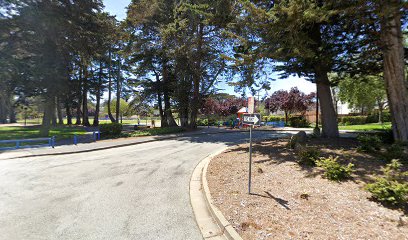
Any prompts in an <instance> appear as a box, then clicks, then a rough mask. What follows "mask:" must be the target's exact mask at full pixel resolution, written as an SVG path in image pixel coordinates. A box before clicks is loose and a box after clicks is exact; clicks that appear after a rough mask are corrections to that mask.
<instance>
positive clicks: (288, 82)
mask: <svg viewBox="0 0 408 240" xmlns="http://www.w3.org/2000/svg"><path fill="white" fill-rule="evenodd" d="M130 2H131V1H130V0H104V1H103V3H104V5H105V10H106V11H107V12H109V13H110V14H111V15H116V18H117V19H118V20H123V19H124V18H125V17H126V7H127V6H128V5H129V3H130ZM292 87H298V88H299V90H301V91H303V92H305V93H310V92H314V91H316V86H315V84H313V83H310V82H308V81H306V80H304V79H302V78H298V77H293V76H292V77H289V78H287V79H279V80H276V81H272V82H271V90H269V91H268V92H267V93H268V94H271V93H272V92H274V91H277V90H281V89H284V90H289V89H290V88H292ZM217 88H219V89H223V92H227V93H229V94H235V95H240V94H239V93H234V88H233V87H230V86H228V85H227V84H225V83H221V84H219V85H217ZM248 94H249V93H248ZM265 94H266V92H265V91H262V92H261V93H260V96H261V97H262V96H264V95H265Z"/></svg>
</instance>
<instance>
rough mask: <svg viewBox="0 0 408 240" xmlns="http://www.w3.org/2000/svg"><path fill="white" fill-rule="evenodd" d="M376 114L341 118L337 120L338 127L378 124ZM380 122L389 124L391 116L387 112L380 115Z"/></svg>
mask: <svg viewBox="0 0 408 240" xmlns="http://www.w3.org/2000/svg"><path fill="white" fill-rule="evenodd" d="M378 114H379V113H378V112H377V113H374V114H371V115H368V116H342V117H339V118H338V123H339V125H343V126H348V125H362V124H366V123H378V118H379V117H378ZM382 121H383V122H390V121H391V115H390V113H389V112H383V113H382Z"/></svg>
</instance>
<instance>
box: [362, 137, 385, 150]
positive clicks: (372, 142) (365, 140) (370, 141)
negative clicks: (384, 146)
mask: <svg viewBox="0 0 408 240" xmlns="http://www.w3.org/2000/svg"><path fill="white" fill-rule="evenodd" d="M357 140H358V141H359V142H360V147H359V150H360V151H363V152H373V151H374V150H379V149H380V148H381V139H380V138H379V137H378V136H377V135H369V134H360V135H358V137H357Z"/></svg>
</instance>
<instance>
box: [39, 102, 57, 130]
mask: <svg viewBox="0 0 408 240" xmlns="http://www.w3.org/2000/svg"><path fill="white" fill-rule="evenodd" d="M53 116H54V118H55V98H54V97H47V98H45V101H44V116H43V120H42V125H41V129H40V136H43V137H48V135H49V133H50V128H51V121H52V119H53Z"/></svg>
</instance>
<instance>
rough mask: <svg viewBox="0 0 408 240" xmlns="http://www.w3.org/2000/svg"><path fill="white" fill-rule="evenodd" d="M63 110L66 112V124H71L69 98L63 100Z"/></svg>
mask: <svg viewBox="0 0 408 240" xmlns="http://www.w3.org/2000/svg"><path fill="white" fill-rule="evenodd" d="M65 111H66V112H67V125H72V112H71V107H70V106H69V100H66V101H65Z"/></svg>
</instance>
